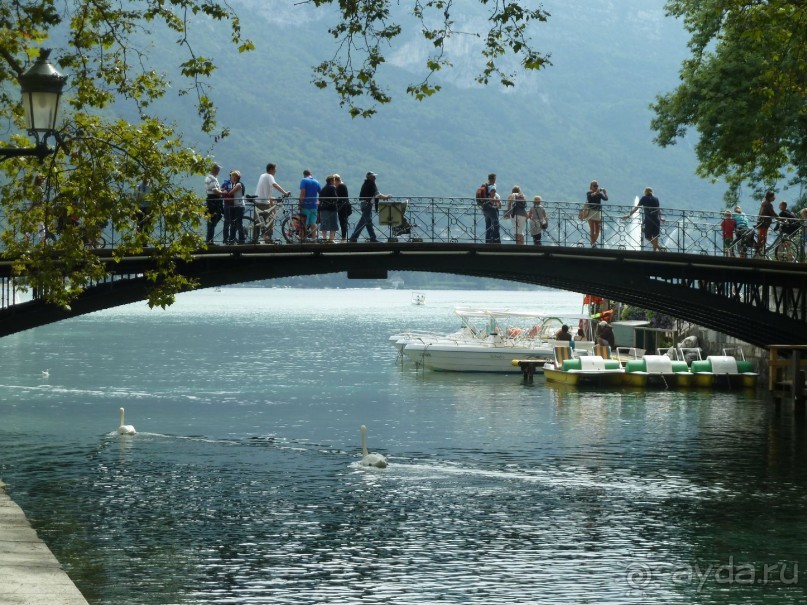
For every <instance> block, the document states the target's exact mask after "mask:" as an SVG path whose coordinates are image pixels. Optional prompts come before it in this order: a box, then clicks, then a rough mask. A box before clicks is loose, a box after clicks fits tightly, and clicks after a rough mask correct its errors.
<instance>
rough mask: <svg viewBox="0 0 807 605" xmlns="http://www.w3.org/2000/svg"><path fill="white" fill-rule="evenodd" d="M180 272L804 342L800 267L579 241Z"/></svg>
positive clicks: (806, 328)
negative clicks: (589, 310) (484, 297)
mask: <svg viewBox="0 0 807 605" xmlns="http://www.w3.org/2000/svg"><path fill="white" fill-rule="evenodd" d="M99 254H100V255H102V256H104V255H105V252H104V251H99ZM0 267H2V275H0V277H2V278H3V279H4V281H5V282H6V283H10V281H9V280H10V273H9V266H8V265H7V264H4V265H2V266H0ZM149 267H150V261H149V260H148V258H146V257H143V256H140V257H134V258H125V259H123V260H122V261H121V262H118V263H114V262H112V260H111V255H110V256H109V263H108V268H109V277H108V279H107V280H105V281H104V282H101V283H97V284H93V285H91V286H90V287H89V288H88V289H87V291H86V292H85V293H84V294H83V295H82V296H80V297H79V298H78V299H77V300H75V301H74V303H73V304H72V305H71V307H70V309H60V308H56V307H53V306H48V305H45V304H44V303H42V302H41V301H38V300H34V301H31V302H24V303H20V304H13V305H9V306H7V307H5V308H4V309H2V311H0V336H4V335H8V334H13V333H15V332H20V331H22V330H26V329H29V328H33V327H36V326H41V325H45V324H48V323H52V322H55V321H60V320H62V319H67V318H69V317H75V316H78V315H82V314H85V313H90V312H93V311H98V310H101V309H107V308H111V307H115V306H118V305H123V304H128V303H131V302H136V301H140V300H145V299H146V289H147V283H146V281H145V279H144V278H143V277H142V274H143V272H144V271H145V270H147V269H148V268H149ZM180 270H181V272H182V273H183V274H185V275H187V276H189V277H191V278H194V279H196V280H198V282H199V285H200V287H203V288H205V287H215V286H223V285H228V284H238V283H242V282H249V281H255V280H264V279H271V278H279V277H290V276H299V275H314V274H323V273H337V272H347V274H348V277H350V278H356V279H384V278H386V277H387V272H388V271H420V272H423V271H427V272H439V273H453V274H460V275H469V276H475V277H488V278H498V279H505V280H511V281H517V282H522V283H529V284H535V285H541V286H548V287H552V288H558V289H562V290H570V291H573V292H584V293H587V294H592V295H596V296H601V297H605V298H609V299H611V300H618V301H620V302H624V303H628V304H631V305H636V306H639V307H642V308H646V309H651V310H653V311H658V312H661V313H666V314H669V315H672V316H674V317H678V318H681V319H683V320H686V321H690V322H693V323H696V324H699V325H701V326H704V327H707V328H712V329H714V330H717V331H719V332H723V333H725V334H728V335H731V336H735V337H737V338H739V339H741V340H743V341H745V342H748V343H751V344H754V345H757V346H767V345H769V344H804V343H807V271H805V269H804V266H803V265H799V264H793V263H780V262H774V261H768V260H754V259H740V258H730V257H711V256H704V255H698V254H681V253H651V252H645V251H634V250H613V249H601V248H597V249H591V248H582V247H559V246H551V247H550V246H544V247H537V246H512V245H509V246H508V245H497V244H493V245H485V244H467V243H410V242H388V243H376V244H369V243H358V244H339V245H323V244H302V245H287V246H258V245H245V246H228V247H216V248H212V249H210V250H207V251H201V252H199V253H198V254H197V255H196V256H195V257H194V260H193V262H190V263H187V264H183V265H182V266H181V267H180ZM536 307H540V297H539V296H537V297H536ZM157 312H159V311H155V313H157Z"/></svg>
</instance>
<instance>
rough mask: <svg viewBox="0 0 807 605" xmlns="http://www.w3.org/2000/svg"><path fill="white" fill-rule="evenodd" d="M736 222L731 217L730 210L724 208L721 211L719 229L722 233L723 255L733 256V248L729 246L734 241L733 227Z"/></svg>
mask: <svg viewBox="0 0 807 605" xmlns="http://www.w3.org/2000/svg"><path fill="white" fill-rule="evenodd" d="M736 226H737V224H736V223H735V222H734V219H733V218H732V217H731V210H726V211H725V212H724V213H723V220H722V221H720V231H721V233H722V234H723V256H734V250H733V249H732V247H731V244H732V242H733V241H734V229H735V227H736Z"/></svg>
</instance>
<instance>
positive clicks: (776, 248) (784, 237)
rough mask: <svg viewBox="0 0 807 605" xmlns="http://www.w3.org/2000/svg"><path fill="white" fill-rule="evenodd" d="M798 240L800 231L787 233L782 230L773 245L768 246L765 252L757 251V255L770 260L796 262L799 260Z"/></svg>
mask: <svg viewBox="0 0 807 605" xmlns="http://www.w3.org/2000/svg"><path fill="white" fill-rule="evenodd" d="M798 239H799V232H798V231H795V232H791V233H786V232H785V231H784V229H781V228H780V229H779V232H778V233H777V234H776V239H774V240H773V242H772V243H771V245H770V246H767V247H766V248H765V250H757V255H758V256H759V257H761V258H767V259H769V260H774V259H775V260H781V261H787V262H789V263H792V262H795V261H796V260H798V258H799V248H798V243H797V242H798Z"/></svg>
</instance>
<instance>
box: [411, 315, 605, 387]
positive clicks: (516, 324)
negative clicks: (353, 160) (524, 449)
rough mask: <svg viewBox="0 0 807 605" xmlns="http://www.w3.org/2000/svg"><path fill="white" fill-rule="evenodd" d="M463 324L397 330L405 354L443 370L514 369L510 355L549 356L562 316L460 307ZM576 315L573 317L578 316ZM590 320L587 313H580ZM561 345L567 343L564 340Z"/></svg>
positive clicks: (586, 347)
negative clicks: (455, 328) (453, 328)
mask: <svg viewBox="0 0 807 605" xmlns="http://www.w3.org/2000/svg"><path fill="white" fill-rule="evenodd" d="M455 313H456V314H457V315H458V316H459V317H460V319H461V320H462V323H463V327H462V328H461V329H460V331H459V332H455V333H453V334H444V335H439V336H435V335H419V336H413V337H409V338H407V337H405V336H403V333H402V334H400V335H398V337H399V338H398V339H397V340H396V345H397V346H398V347H401V345H403V346H402V348H401V350H402V351H403V354H404V356H405V357H406V358H407V359H409V360H411V361H414V362H415V363H417V364H419V365H421V366H423V367H425V368H428V369H430V370H438V371H446V372H494V373H503V374H504V373H515V372H520V371H521V370H520V369H519V368H518V367H514V366H513V359H521V360H531V359H535V360H538V361H548V360H551V359H552V354H553V348H554V347H555V346H556V345H557V344H558V341H555V340H554V339H553V337H554V335H555V333H556V332H557V331H558V329H559V328H560V327H561V326H562V325H563V323H564V319H567V320H568V319H570V318H569V317H565V318H564V319H561V317H558V316H554V315H548V314H546V313H536V312H526V311H510V310H491V309H468V308H458V309H455ZM581 318H582V317H578V318H576V319H581ZM584 319H586V320H587V319H588V318H584ZM561 344H565V345H566V346H568V345H569V343H568V342H564V343H561ZM574 345H575V347H576V349H577V351H578V352H580V351H589V352H590V351H591V349H592V348H593V347H594V343H593V342H592V341H578V342H575V343H574Z"/></svg>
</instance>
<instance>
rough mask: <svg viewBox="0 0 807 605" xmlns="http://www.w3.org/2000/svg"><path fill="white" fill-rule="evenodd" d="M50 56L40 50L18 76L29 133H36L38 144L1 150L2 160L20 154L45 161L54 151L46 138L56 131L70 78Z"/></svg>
mask: <svg viewBox="0 0 807 605" xmlns="http://www.w3.org/2000/svg"><path fill="white" fill-rule="evenodd" d="M49 55H50V49H49V48H43V49H41V50H40V51H39V58H38V59H37V60H36V62H35V63H34V64H33V65H32V66H31V67H29V68H28V69H26V70H25V71H24V72H23V73H22V74H21V75H20V77H19V81H20V89H21V91H22V105H23V110H24V111H25V121H26V125H27V126H28V134H30V135H33V137H34V140H36V147H29V148H5V149H0V161H2V160H7V159H8V158H18V157H37V158H39V159H40V160H43V159H45V157H46V156H48V155H50V154H51V153H53V149H50V148H49V147H48V145H47V140H48V137H50V136H51V135H55V134H56V116H57V114H58V111H59V100H60V99H61V96H62V90H63V89H64V85H65V81H66V80H67V77H66V76H63V75H62V74H60V73H59V72H58V71H56V69H55V68H54V67H53V65H51V63H50V61H48V56H49Z"/></svg>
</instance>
